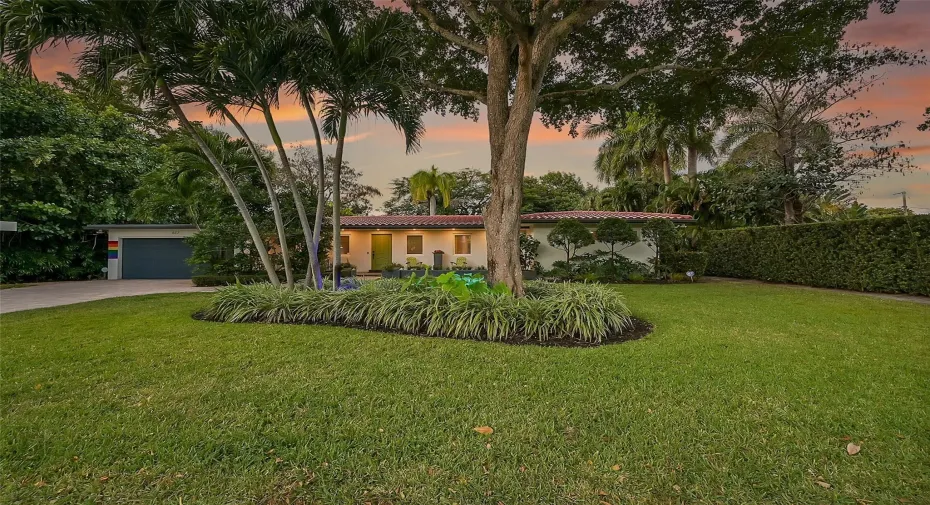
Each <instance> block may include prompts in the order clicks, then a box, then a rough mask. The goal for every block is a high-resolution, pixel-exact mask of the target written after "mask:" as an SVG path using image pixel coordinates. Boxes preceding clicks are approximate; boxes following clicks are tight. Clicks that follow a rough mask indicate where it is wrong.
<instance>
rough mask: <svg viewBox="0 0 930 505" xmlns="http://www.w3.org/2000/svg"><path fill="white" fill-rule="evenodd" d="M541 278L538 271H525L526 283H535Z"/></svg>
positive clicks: (524, 278)
mask: <svg viewBox="0 0 930 505" xmlns="http://www.w3.org/2000/svg"><path fill="white" fill-rule="evenodd" d="M538 277H539V274H538V273H537V272H536V270H524V271H523V280H525V281H535V280H536V279H537V278H538Z"/></svg>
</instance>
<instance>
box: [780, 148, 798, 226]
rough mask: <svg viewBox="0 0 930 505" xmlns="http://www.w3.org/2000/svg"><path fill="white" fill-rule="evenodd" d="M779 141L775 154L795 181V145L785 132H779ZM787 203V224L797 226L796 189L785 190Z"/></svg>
mask: <svg viewBox="0 0 930 505" xmlns="http://www.w3.org/2000/svg"><path fill="white" fill-rule="evenodd" d="M776 135H777V141H776V144H775V152H776V154H777V155H778V157H779V158H780V159H781V160H782V167H783V169H784V171H785V175H787V176H788V177H789V178H790V179H791V180H792V181H793V180H794V179H795V172H794V164H795V162H794V145H793V142H792V141H791V139H790V138H789V137H788V136H787V135H786V134H785V133H784V131H783V130H779V131H778V132H777V134H776ZM784 201H785V206H784V207H785V224H795V223H797V222H798V212H797V210H798V206H799V204H800V202H799V201H798V199H797V197H796V196H795V195H794V188H793V187H788V188H785V194H784Z"/></svg>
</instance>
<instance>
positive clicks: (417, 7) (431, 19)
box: [404, 0, 488, 56]
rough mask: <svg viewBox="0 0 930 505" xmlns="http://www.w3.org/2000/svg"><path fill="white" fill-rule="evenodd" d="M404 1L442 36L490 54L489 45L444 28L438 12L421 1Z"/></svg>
mask: <svg viewBox="0 0 930 505" xmlns="http://www.w3.org/2000/svg"><path fill="white" fill-rule="evenodd" d="M404 2H405V3H406V4H407V7H410V9H411V10H413V11H414V12H416V13H417V14H419V15H420V16H422V17H423V18H424V19H425V20H426V24H427V25H429V27H430V29H431V30H433V31H434V32H436V33H438V34H439V35H440V36H442V38H444V39H446V40H448V41H449V42H452V43H453V44H455V45H457V46H460V47H464V48H465V49H470V50H472V51H474V52H476V53H478V54H481V55H485V56H486V55H487V54H488V46H486V45H485V44H481V43H479V42H475V41H474V40H471V39H468V38H465V37H462V36H461V35H458V34H456V33H454V32H452V30H449V29H447V28H443V27H442V26H441V25H440V24H439V19H438V18H437V17H436V13H435V12H433V11H431V10H429V9H428V8H427V7H425V6H424V5H423V4H421V3H420V2H419V1H417V0H404Z"/></svg>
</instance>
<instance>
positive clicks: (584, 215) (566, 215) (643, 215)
mask: <svg viewBox="0 0 930 505" xmlns="http://www.w3.org/2000/svg"><path fill="white" fill-rule="evenodd" d="M609 217H613V218H617V219H631V220H645V219H674V220H682V221H690V220H692V219H693V218H692V217H691V216H689V215H687V214H664V213H654V212H611V211H606V210H568V211H560V212H537V213H535V214H523V216H521V218H522V219H523V221H530V222H532V221H558V220H559V219H578V220H580V221H597V220H600V219H607V218H609Z"/></svg>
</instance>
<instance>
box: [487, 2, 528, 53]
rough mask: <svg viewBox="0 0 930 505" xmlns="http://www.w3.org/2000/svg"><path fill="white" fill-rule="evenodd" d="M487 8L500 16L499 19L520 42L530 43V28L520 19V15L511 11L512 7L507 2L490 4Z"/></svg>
mask: <svg viewBox="0 0 930 505" xmlns="http://www.w3.org/2000/svg"><path fill="white" fill-rule="evenodd" d="M488 6H489V7H490V8H492V9H494V10H495V11H496V12H497V13H498V14H500V16H501V19H503V20H504V22H505V23H507V26H508V27H509V28H510V29H511V30H512V31H513V33H514V34H515V35H516V36H517V38H518V39H520V41H521V42H527V43H528V42H529V41H530V27H529V26H528V25H527V24H526V23H524V22H523V20H522V19H520V14H519V13H517V12H516V11H514V10H513V5H512V4H511V3H510V2H509V1H508V0H502V1H497V2H490V3H489V4H488Z"/></svg>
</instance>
